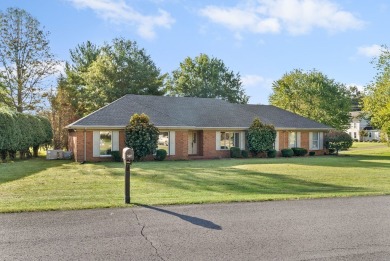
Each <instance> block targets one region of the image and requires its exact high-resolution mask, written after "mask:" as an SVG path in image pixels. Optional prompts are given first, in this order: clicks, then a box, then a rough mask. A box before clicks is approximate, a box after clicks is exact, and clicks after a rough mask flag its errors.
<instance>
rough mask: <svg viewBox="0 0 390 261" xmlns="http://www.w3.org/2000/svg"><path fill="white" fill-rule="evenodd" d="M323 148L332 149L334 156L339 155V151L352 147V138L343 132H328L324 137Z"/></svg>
mask: <svg viewBox="0 0 390 261" xmlns="http://www.w3.org/2000/svg"><path fill="white" fill-rule="evenodd" d="M324 141H325V148H327V149H329V152H330V149H334V150H335V151H336V155H338V154H339V150H347V149H349V148H350V147H351V146H352V142H353V140H352V138H351V136H349V135H348V134H347V133H345V132H343V131H330V132H329V133H327V134H326V135H325V140H324Z"/></svg>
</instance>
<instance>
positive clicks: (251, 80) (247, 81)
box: [241, 74, 264, 87]
mask: <svg viewBox="0 0 390 261" xmlns="http://www.w3.org/2000/svg"><path fill="white" fill-rule="evenodd" d="M241 80H242V85H244V86H248V87H249V86H256V85H258V84H260V83H263V82H264V78H263V77H261V76H260V75H256V74H247V75H244V76H242V78H241Z"/></svg>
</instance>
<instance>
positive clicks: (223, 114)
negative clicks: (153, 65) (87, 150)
mask: <svg viewBox="0 0 390 261" xmlns="http://www.w3.org/2000/svg"><path fill="white" fill-rule="evenodd" d="M134 113H139V114H140V113H145V114H147V115H148V116H149V117H150V120H151V122H152V123H153V124H154V125H155V126H156V127H159V128H164V127H178V128H179V127H180V128H200V129H201V128H248V127H249V126H250V124H251V123H252V121H253V119H254V118H255V117H258V118H260V120H261V121H262V122H264V123H267V124H273V125H274V126H275V127H276V128H278V129H330V128H331V127H329V126H326V125H324V124H321V123H318V122H315V121H312V120H309V119H307V118H304V117H301V116H299V115H297V114H294V113H291V112H288V111H286V110H282V109H280V108H277V107H275V106H272V105H251V104H233V103H229V102H227V101H223V100H218V99H210V98H193V97H169V96H148V95H133V94H128V95H125V96H123V97H122V98H120V99H118V100H116V101H114V102H112V103H111V104H109V105H107V106H105V107H103V108H101V109H99V110H97V111H95V112H93V113H91V114H90V115H88V116H86V117H84V118H82V119H80V120H78V121H76V122H74V123H72V124H70V125H69V126H68V128H84V127H86V128H88V127H104V126H106V127H125V126H126V125H127V124H128V122H129V119H130V117H131V116H132V115H133V114H134Z"/></svg>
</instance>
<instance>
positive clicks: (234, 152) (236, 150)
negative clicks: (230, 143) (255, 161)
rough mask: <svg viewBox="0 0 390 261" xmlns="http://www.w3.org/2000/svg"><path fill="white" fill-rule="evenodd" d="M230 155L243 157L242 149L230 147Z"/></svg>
mask: <svg viewBox="0 0 390 261" xmlns="http://www.w3.org/2000/svg"><path fill="white" fill-rule="evenodd" d="M230 157H231V158H241V149H240V148H238V147H231V148H230Z"/></svg>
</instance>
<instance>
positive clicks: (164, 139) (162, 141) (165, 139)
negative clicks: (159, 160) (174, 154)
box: [157, 131, 169, 154]
mask: <svg viewBox="0 0 390 261" xmlns="http://www.w3.org/2000/svg"><path fill="white" fill-rule="evenodd" d="M157 149H159V150H165V151H166V152H167V153H168V154H169V132H168V131H164V132H160V135H158V146H157Z"/></svg>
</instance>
